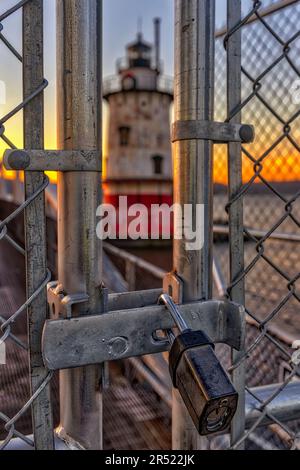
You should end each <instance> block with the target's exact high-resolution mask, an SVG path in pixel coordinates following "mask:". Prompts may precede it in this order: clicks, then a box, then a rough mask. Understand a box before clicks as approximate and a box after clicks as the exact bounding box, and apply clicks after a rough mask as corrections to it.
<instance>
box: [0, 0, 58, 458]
mask: <svg viewBox="0 0 300 470" xmlns="http://www.w3.org/2000/svg"><path fill="white" fill-rule="evenodd" d="M38 3H39V2H36V0H23V1H19V2H17V3H15V4H13V5H12V6H10V8H8V9H7V10H6V11H4V12H3V11H1V10H0V41H1V43H2V46H5V47H6V48H7V50H8V51H9V52H10V54H11V55H12V57H13V58H14V59H15V60H16V61H19V62H20V63H21V64H22V63H23V59H24V58H23V55H22V53H21V52H19V51H17V50H16V48H15V47H14V45H13V44H12V43H11V42H10V40H8V39H7V37H6V34H5V26H6V23H7V22H9V21H10V20H11V19H12V17H14V16H17V18H16V21H17V22H21V21H22V14H23V10H24V7H26V5H30V4H31V5H33V8H35V7H40V5H39V4H38ZM0 8H1V5H0ZM24 27H26V25H24ZM40 27H41V28H42V25H41V26H40ZM41 54H42V52H41ZM24 85H25V88H26V84H25V83H24ZM46 86H47V81H46V80H43V82H42V83H40V85H39V86H37V87H36V88H35V89H34V91H33V92H32V93H30V94H27V93H26V98H24V100H23V101H21V102H20V103H18V104H17V105H16V106H15V107H14V108H13V109H12V110H10V111H9V112H8V113H7V114H6V115H5V116H2V117H1V118H0V139H1V140H2V143H4V145H5V148H11V149H15V148H17V146H16V145H15V144H14V141H13V140H14V139H13V137H11V136H10V133H8V132H7V131H6V125H7V123H9V121H10V120H12V119H14V118H15V117H16V116H17V115H19V113H21V112H23V111H24V109H25V108H26V107H27V106H28V105H29V104H32V103H33V102H34V100H35V98H36V97H38V96H41V94H42V93H43V90H44V89H45V88H46ZM27 89H28V86H27ZM24 95H25V93H24ZM20 132H22V131H21V129H19V133H20ZM25 133H26V129H25ZM14 134H15V133H14ZM1 147H2V148H3V146H1ZM16 176H18V175H14V177H15V181H17V182H19V183H20V181H18V178H16ZM1 184H2V185H3V184H5V182H4V181H3V180H2V182H1ZM48 184H49V180H48V178H47V177H46V176H44V177H43V182H42V184H41V185H40V186H39V187H38V188H37V189H35V190H34V191H33V192H32V194H31V195H30V196H28V197H27V198H26V200H25V201H24V202H23V203H22V204H21V205H19V207H18V208H17V209H16V210H13V212H11V213H10V214H9V215H8V216H7V217H5V219H4V220H2V221H0V241H1V243H5V242H6V246H5V247H2V256H1V258H2V259H1V262H2V266H1V286H2V289H1V290H2V294H1V296H2V302H1V308H4V309H5V310H4V311H1V314H0V325H1V328H0V351H1V352H2V355H1V359H2V361H1V362H0V369H1V376H0V377H1V379H0V397H1V400H0V440H2V442H1V443H0V449H1V450H2V449H5V448H6V447H7V446H8V445H9V443H10V442H11V440H12V438H14V437H18V438H20V439H21V440H22V441H24V443H26V444H27V445H29V446H32V447H34V446H35V444H34V440H33V439H31V438H29V437H27V436H25V435H24V434H23V432H20V430H19V429H18V425H19V423H20V421H22V419H23V418H24V417H26V416H27V419H30V418H28V412H29V411H30V408H31V406H32V405H33V404H34V403H36V402H37V401H38V399H39V397H40V396H41V394H42V393H43V392H44V390H45V389H46V388H47V386H48V384H49V382H50V380H51V378H52V375H53V374H52V373H46V375H45V377H44V378H43V380H40V382H39V383H37V385H36V386H35V387H31V392H29V385H28V383H27V378H26V377H29V375H30V371H31V373H34V370H33V366H32V363H31V364H29V363H28V362H27V364H28V365H27V372H26V371H25V370H23V371H22V372H23V373H24V378H23V381H21V382H20V380H18V382H17V383H18V385H20V384H21V383H22V387H21V389H20V390H18V391H16V390H15V389H14V385H13V383H11V387H12V391H13V393H12V395H11V396H10V404H9V405H8V404H7V399H8V397H7V392H8V388H7V383H5V380H6V379H7V377H6V367H7V366H6V365H5V364H6V360H14V361H15V360H16V357H18V358H19V360H20V361H22V362H25V360H26V359H25V358H26V356H27V355H28V353H29V346H28V339H27V336H26V335H25V334H24V326H23V327H22V328H21V329H20V328H18V324H19V323H20V322H22V325H24V321H23V316H24V315H25V314H26V311H27V309H28V308H30V307H31V306H32V305H33V303H34V302H35V301H36V299H38V298H39V297H40V295H41V293H42V292H45V289H46V286H47V283H48V282H49V281H50V280H51V273H50V271H47V273H46V277H45V279H44V281H43V282H42V283H41V284H40V285H39V286H38V288H36V289H35V290H34V292H33V293H32V294H31V295H30V296H29V298H28V299H27V300H26V301H25V302H24V303H23V304H22V305H21V306H20V307H19V308H17V310H16V311H15V312H14V313H12V312H11V305H12V304H14V303H15V302H14V300H16V301H18V302H20V301H21V299H22V295H20V297H19V298H18V299H14V296H13V295H11V292H9V294H10V297H8V298H9V300H10V304H11V305H9V303H8V302H5V301H3V296H4V288H5V285H6V284H8V285H9V282H5V280H7V277H8V276H9V274H10V263H13V258H11V259H10V260H7V259H5V257H4V256H3V253H4V252H5V251H6V250H8V252H9V253H11V250H10V248H12V249H13V250H16V251H17V252H18V254H19V255H20V256H21V257H25V249H24V247H23V246H21V243H20V241H19V240H18V239H17V238H14V237H13V236H12V235H11V234H10V231H9V227H10V224H14V223H15V222H16V220H17V219H18V218H19V217H20V216H21V215H22V214H23V213H24V212H25V211H26V210H27V209H28V208H29V207H30V206H31V205H32V204H34V203H35V201H37V200H38V199H39V198H40V196H41V195H42V194H43V193H44V191H45V189H46V188H47V186H48ZM19 189H20V187H19ZM22 189H23V187H22ZM6 190H7V187H5V188H3V190H2V192H4V193H5V191H6ZM15 196H16V194H15ZM23 199H24V197H23ZM15 202H16V201H15ZM39 216H40V217H43V214H39ZM40 217H39V222H41V220H40ZM36 222H37V221H36ZM7 244H8V245H9V246H7ZM20 256H19V258H18V259H19V260H20ZM28 256H29V257H30V254H29V255H28ZM41 256H42V254H41ZM5 262H7V263H8V264H6V265H5ZM3 263H4V265H3ZM24 263H25V258H24ZM3 270H4V271H3ZM11 287H14V286H11ZM15 287H16V286H15ZM15 330H17V331H18V332H17V333H16V334H14V331H15ZM20 330H21V333H20ZM16 348H17V349H18V350H21V352H20V353H19V351H18V350H16ZM22 351H23V353H22ZM27 361H28V360H27ZM19 372H20V371H19ZM15 373H16V374H18V372H17V371H15ZM39 379H40V377H39V376H37V380H39ZM9 380H10V381H11V377H9ZM25 395H27V398H26V400H25V403H24V405H23V406H22V408H21V409H19V410H18V409H17V408H16V407H15V408H14V407H13V406H12V404H13V405H16V406H17V405H18V404H19V403H20V397H22V398H23V399H24V396H25ZM1 404H3V406H4V405H5V409H6V410H7V409H9V410H10V411H11V413H12V414H11V415H10V416H7V414H6V413H3V412H2V411H1ZM1 423H2V424H1ZM51 432H52V430H51Z"/></svg>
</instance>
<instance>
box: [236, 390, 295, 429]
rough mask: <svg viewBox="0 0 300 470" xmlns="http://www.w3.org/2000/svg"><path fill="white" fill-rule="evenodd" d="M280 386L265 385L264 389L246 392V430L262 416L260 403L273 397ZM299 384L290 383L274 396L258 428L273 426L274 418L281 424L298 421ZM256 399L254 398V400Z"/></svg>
mask: <svg viewBox="0 0 300 470" xmlns="http://www.w3.org/2000/svg"><path fill="white" fill-rule="evenodd" d="M281 386H282V384H273V385H267V386H265V387H256V388H251V389H250V391H251V393H249V392H246V407H245V414H246V428H247V429H250V428H251V426H253V424H255V422H257V420H258V419H259V418H260V417H261V416H262V413H261V410H260V406H261V403H264V402H266V401H267V400H269V398H270V397H272V396H274V394H276V392H277V391H278V389H279V388H280V387H281ZM253 395H254V396H253ZM299 396H300V382H298V381H297V382H291V383H289V384H288V385H287V386H286V387H285V389H284V390H283V391H282V392H281V393H280V394H277V396H275V398H274V399H273V400H272V401H271V402H270V403H269V404H268V407H267V413H266V415H265V417H264V418H263V419H262V420H261V421H260V423H259V426H265V425H268V424H274V419H272V417H275V418H276V419H277V420H278V421H280V422H281V423H287V422H289V421H295V420H299V419H300V400H299ZM255 397H256V398H255Z"/></svg>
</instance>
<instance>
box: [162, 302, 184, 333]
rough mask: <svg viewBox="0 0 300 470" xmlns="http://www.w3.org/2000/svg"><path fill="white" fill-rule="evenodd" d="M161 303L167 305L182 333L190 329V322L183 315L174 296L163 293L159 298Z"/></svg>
mask: <svg viewBox="0 0 300 470" xmlns="http://www.w3.org/2000/svg"><path fill="white" fill-rule="evenodd" d="M159 303H160V304H163V305H165V306H166V307H167V309H168V311H169V312H170V314H171V315H172V318H173V320H174V321H175V323H176V326H177V328H178V329H179V331H180V333H184V332H185V331H188V330H189V329H190V328H189V326H188V324H187V323H186V321H185V320H184V318H183V317H182V315H181V313H180V311H179V309H178V307H177V305H176V304H175V303H174V302H173V300H172V297H170V296H169V295H167V294H162V295H161V296H160V298H159Z"/></svg>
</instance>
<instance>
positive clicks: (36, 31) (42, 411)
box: [23, 0, 54, 450]
mask: <svg viewBox="0 0 300 470" xmlns="http://www.w3.org/2000/svg"><path fill="white" fill-rule="evenodd" d="M43 66H44V64H43V1H42V0H32V1H31V2H28V3H26V4H25V5H24V7H23V94H24V99H26V98H27V97H28V96H30V95H31V94H32V93H34V91H35V90H36V89H37V88H39V87H40V86H41V84H42V83H43V80H44V70H43ZM24 145H25V147H26V148H28V149H31V148H35V149H38V148H40V149H43V147H44V98H43V93H42V92H41V93H40V94H39V95H37V96H36V97H35V98H34V99H32V100H31V101H30V102H29V103H28V104H27V105H26V106H25V108H24ZM44 178H45V176H44V174H43V173H40V172H36V173H32V174H30V175H26V177H25V197H26V199H28V198H30V196H32V194H34V193H35V192H36V191H37V190H38V188H40V187H41V186H42V185H43V183H44ZM37 221H38V222H37ZM25 245H26V273H27V274H26V279H27V298H30V297H31V296H32V295H33V294H34V292H35V291H36V290H37V289H38V288H39V287H40V286H41V284H42V283H43V282H44V281H45V279H46V277H47V254H46V218H45V195H44V192H43V193H42V194H40V196H39V197H38V198H36V199H35V200H34V201H33V202H32V203H31V204H30V205H29V206H28V207H27V208H26V210H25ZM46 318H47V295H46V288H45V289H44V290H43V292H41V293H40V295H39V296H38V297H37V298H36V299H35V300H34V301H33V302H32V304H31V305H30V307H29V308H28V334H29V347H30V375H31V394H32V395H34V393H35V392H36V391H37V390H38V389H39V387H40V385H41V383H42V382H43V381H44V380H45V379H46V377H47V374H48V371H47V369H46V368H45V366H44V364H43V359H42V354H41V336H42V330H43V324H44V322H45V320H46ZM32 417H33V428H34V440H35V447H36V449H37V450H42V449H43V450H47V449H48V450H51V449H53V447H54V436H53V420H52V411H51V400H50V386H49V385H47V386H46V387H45V388H44V390H43V391H42V392H41V393H40V395H39V396H38V397H37V399H36V400H35V401H34V402H33V403H32Z"/></svg>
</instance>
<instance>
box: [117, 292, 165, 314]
mask: <svg viewBox="0 0 300 470" xmlns="http://www.w3.org/2000/svg"><path fill="white" fill-rule="evenodd" d="M161 294H162V289H153V290H152V289H150V290H145V291H137V292H124V293H121V294H110V295H109V296H108V310H109V312H115V311H117V310H129V309H133V308H143V307H149V306H151V305H155V304H156V303H158V299H159V297H160V295H161Z"/></svg>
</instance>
